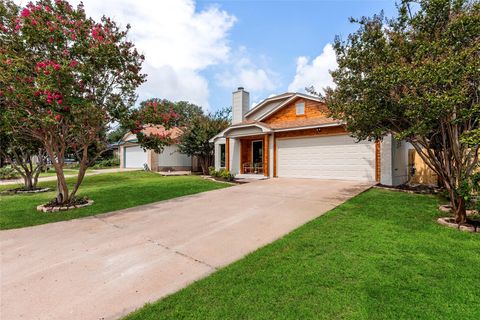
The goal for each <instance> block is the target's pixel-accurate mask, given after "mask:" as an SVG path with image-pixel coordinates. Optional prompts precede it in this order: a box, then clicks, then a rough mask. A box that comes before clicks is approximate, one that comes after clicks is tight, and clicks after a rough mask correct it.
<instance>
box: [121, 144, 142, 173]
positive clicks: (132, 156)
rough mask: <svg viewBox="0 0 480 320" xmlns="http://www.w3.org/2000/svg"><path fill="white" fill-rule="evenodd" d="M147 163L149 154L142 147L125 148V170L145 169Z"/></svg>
mask: <svg viewBox="0 0 480 320" xmlns="http://www.w3.org/2000/svg"><path fill="white" fill-rule="evenodd" d="M145 163H147V152H146V151H144V150H143V149H142V148H141V147H140V146H134V147H125V168H143V165H144V164H145Z"/></svg>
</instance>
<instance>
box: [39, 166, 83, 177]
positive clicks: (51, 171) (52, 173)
mask: <svg viewBox="0 0 480 320" xmlns="http://www.w3.org/2000/svg"><path fill="white" fill-rule="evenodd" d="M63 173H64V174H65V175H71V174H77V173H78V169H69V168H65V169H63ZM55 175H56V173H55V169H53V168H50V169H49V170H48V171H46V172H41V173H40V175H39V177H53V176H55Z"/></svg>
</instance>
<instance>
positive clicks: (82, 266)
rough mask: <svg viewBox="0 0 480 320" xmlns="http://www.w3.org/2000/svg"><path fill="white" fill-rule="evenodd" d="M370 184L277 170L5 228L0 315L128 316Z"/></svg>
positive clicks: (1, 235) (0, 236) (1, 236)
mask: <svg viewBox="0 0 480 320" xmlns="http://www.w3.org/2000/svg"><path fill="white" fill-rule="evenodd" d="M369 186H370V185H369V184H365V183H358V182H347V181H322V180H307V179H270V180H263V181H258V182H254V183H249V184H244V185H239V186H234V187H231V188H227V189H222V190H216V191H210V192H205V193H201V194H197V195H192V196H187V197H182V198H177V199H173V200H169V201H164V202H158V203H154V204H150V205H145V206H141V207H136V208H132V209H127V210H121V211H117V212H114V213H110V214H105V215H99V216H96V217H89V218H83V219H77V220H71V221H65V222H58V223H51V224H47V225H42V226H36V227H29V228H23V229H17V230H7V231H1V232H0V241H1V244H0V249H1V266H0V267H1V268H0V269H1V270H0V272H1V273H0V276H1V292H0V298H1V310H0V311H1V312H0V318H1V319H9V320H14V319H116V318H119V317H121V316H122V315H125V314H127V313H128V312H130V311H133V310H134V309H137V308H139V307H141V306H142V305H143V304H144V303H146V302H149V301H154V300H157V299H158V298H161V297H163V296H165V295H167V294H170V293H172V292H174V291H177V290H178V289H180V288H182V287H185V286H186V285H188V284H189V283H191V282H192V281H195V280H197V279H200V278H202V277H205V276H206V275H208V274H210V273H212V272H214V271H215V270H217V269H218V268H220V267H222V266H225V265H227V264H229V263H231V262H233V261H235V260H237V259H239V258H241V257H242V256H244V255H246V254H248V253H249V252H251V251H253V250H255V249H257V248H259V247H261V246H263V245H265V244H267V243H270V242H272V241H274V240H275V239H277V238H279V237H281V236H283V235H285V234H286V233H288V232H289V231H291V230H293V229H295V228H297V227H298V226H300V225H302V224H304V223H305V222H307V221H309V220H312V219H314V218H316V217H318V216H320V215H322V214H323V213H325V212H326V211H328V210H330V209H332V208H334V207H335V206H337V205H339V204H340V203H342V202H344V201H345V200H347V199H349V198H351V197H353V196H355V195H357V194H358V193H360V192H362V191H364V190H365V189H367V188H368V187H369ZM119 196H121V195H119ZM232 285H235V284H234V283H232Z"/></svg>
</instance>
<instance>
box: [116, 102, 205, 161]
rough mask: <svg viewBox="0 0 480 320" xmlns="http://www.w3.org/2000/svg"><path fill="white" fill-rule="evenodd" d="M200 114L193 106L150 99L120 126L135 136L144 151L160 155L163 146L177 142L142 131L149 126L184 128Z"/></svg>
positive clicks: (198, 109) (197, 108) (186, 103)
mask: <svg viewBox="0 0 480 320" xmlns="http://www.w3.org/2000/svg"><path fill="white" fill-rule="evenodd" d="M201 114H202V109H201V108H200V107H199V106H197V105H194V104H191V103H188V102H185V101H179V102H172V101H169V100H166V99H159V98H152V99H148V100H145V101H142V102H141V103H140V108H138V109H137V110H135V111H134V112H132V113H131V114H130V116H129V117H127V118H124V119H123V122H122V126H123V127H126V128H129V129H130V131H131V132H132V133H134V134H136V135H137V140H138V142H139V144H140V145H141V146H142V147H143V148H144V149H151V150H154V151H155V152H157V153H161V152H162V151H163V148H164V147H165V146H168V145H171V144H173V143H175V142H177V141H175V140H174V139H172V138H171V137H170V136H169V135H159V134H151V133H149V134H146V133H145V132H144V130H145V129H146V128H147V127H150V126H153V127H155V126H161V127H163V128H165V129H167V130H168V129H171V128H173V127H178V128H181V129H183V128H185V127H187V126H189V125H191V122H192V119H194V118H196V117H197V116H199V115H201Z"/></svg>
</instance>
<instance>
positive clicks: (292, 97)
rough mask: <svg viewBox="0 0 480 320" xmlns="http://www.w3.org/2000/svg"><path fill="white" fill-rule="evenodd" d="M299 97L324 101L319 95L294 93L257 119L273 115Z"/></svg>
mask: <svg viewBox="0 0 480 320" xmlns="http://www.w3.org/2000/svg"><path fill="white" fill-rule="evenodd" d="M298 98H304V99H308V100H313V101H317V102H323V100H322V99H320V98H319V97H315V96H312V95H307V94H303V93H295V94H294V95H292V96H290V97H289V98H288V99H286V100H284V101H283V102H282V103H280V104H279V105H277V106H275V108H273V109H271V110H269V111H268V112H266V113H265V114H263V115H261V116H260V117H259V118H258V119H256V120H257V121H262V120H264V119H266V118H268V117H269V116H271V115H272V114H274V113H275V112H277V111H278V110H280V109H281V108H283V107H284V106H286V105H288V104H289V103H290V102H292V101H294V100H296V99H298Z"/></svg>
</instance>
